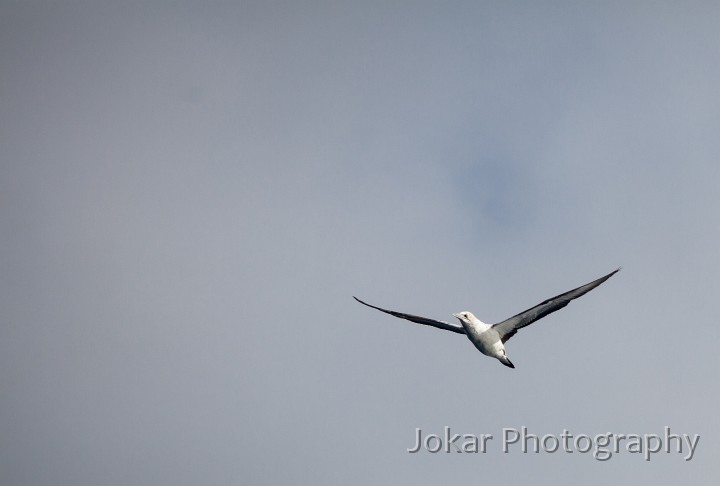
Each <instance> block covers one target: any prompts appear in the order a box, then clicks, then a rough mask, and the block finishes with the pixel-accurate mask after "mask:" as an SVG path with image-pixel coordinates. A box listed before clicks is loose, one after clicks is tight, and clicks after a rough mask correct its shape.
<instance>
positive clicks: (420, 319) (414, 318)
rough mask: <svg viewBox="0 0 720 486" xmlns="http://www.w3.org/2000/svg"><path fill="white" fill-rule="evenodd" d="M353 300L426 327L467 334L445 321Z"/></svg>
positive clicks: (459, 327)
mask: <svg viewBox="0 0 720 486" xmlns="http://www.w3.org/2000/svg"><path fill="white" fill-rule="evenodd" d="M353 299H355V300H357V301H358V302H360V303H361V304H363V305H366V306H368V307H372V308H373V309H377V310H379V311H381V312H384V313H386V314H390V315H391V316H395V317H399V318H400V319H407V320H408V321H412V322H417V323H418V324H424V325H426V326H432V327H437V328H439V329H445V330H446V331H452V332H456V333H458V334H465V329H463V327H462V326H458V325H456V324H451V323H449V322H445V321H436V320H435V319H429V318H427V317H420V316H414V315H412V314H404V313H402V312H395V311H391V310H387V309H381V308H380V307H375V306H374V305H370V304H368V303H367V302H363V301H362V300H360V299H358V298H357V297H355V296H353Z"/></svg>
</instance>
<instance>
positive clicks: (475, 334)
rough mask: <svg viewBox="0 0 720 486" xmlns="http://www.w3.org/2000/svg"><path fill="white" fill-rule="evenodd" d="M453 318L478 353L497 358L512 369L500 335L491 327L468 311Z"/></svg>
mask: <svg viewBox="0 0 720 486" xmlns="http://www.w3.org/2000/svg"><path fill="white" fill-rule="evenodd" d="M453 316H455V317H456V318H457V319H458V320H459V321H460V323H461V324H462V326H463V328H464V329H465V334H467V337H468V339H469V340H470V342H472V343H473V344H474V345H475V347H476V348H477V349H478V351H480V352H481V353H482V354H484V355H485V356H490V357H491V358H497V359H498V360H500V362H501V363H502V364H504V365H506V366H510V367H511V368H514V366H513V364H512V363H511V362H510V360H509V359H508V357H507V354H506V353H505V345H504V344H503V342H502V339H500V334H498V332H497V331H496V330H495V329H493V327H492V325H490V324H486V323H484V322H483V321H481V320H480V319H478V318H477V317H475V316H474V315H473V313H472V312H468V311H465V312H459V313H457V314H453Z"/></svg>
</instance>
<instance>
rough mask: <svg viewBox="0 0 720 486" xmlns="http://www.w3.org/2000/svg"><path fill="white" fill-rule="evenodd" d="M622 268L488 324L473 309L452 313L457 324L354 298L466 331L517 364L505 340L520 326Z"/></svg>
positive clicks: (485, 349) (494, 354)
mask: <svg viewBox="0 0 720 486" xmlns="http://www.w3.org/2000/svg"><path fill="white" fill-rule="evenodd" d="M619 271H620V269H619V268H618V269H617V270H615V271H614V272H610V273H608V274H607V275H605V276H604V277H600V278H599V279H597V280H593V281H592V282H590V283H589V284H585V285H583V286H581V287H578V288H576V289H573V290H570V291H568V292H565V293H563V294H560V295H556V296H555V297H551V298H549V299H547V300H544V301H543V302H540V303H539V304H538V305H536V306H535V307H531V308H530V309H528V310H526V311H523V312H521V313H519V314H517V315H515V316H512V317H511V318H509V319H505V320H504V321H502V322H498V323H497V324H486V323H484V322H482V321H481V320H480V319H478V318H477V317H475V316H474V315H473V313H472V312H468V311H463V312H458V313H457V314H453V316H454V317H456V318H457V319H458V320H459V321H460V324H461V325H460V326H458V325H457V324H452V323H450V322H445V321H436V320H435V319H429V318H427V317H421V316H415V315H412V314H405V313H402V312H396V311H391V310H387V309H382V308H380V307H376V306H374V305H370V304H368V303H367V302H363V301H362V300H360V299H358V298H357V297H355V296H353V299H355V300H357V301H358V302H360V303H361V304H363V305H366V306H368V307H372V308H373V309H377V310H379V311H382V312H385V313H386V314H390V315H391V316H395V317H399V318H400V319H407V320H408V321H412V322H417V323H418V324H424V325H426V326H433V327H437V328H439V329H444V330H446V331H452V332H456V333H458V334H465V335H466V336H467V337H468V339H469V340H470V341H471V342H472V343H473V344H474V345H475V347H476V348H477V349H478V350H479V351H480V352H481V353H482V354H484V355H486V356H490V357H491V358H497V359H498V360H499V361H500V362H501V363H502V364H504V365H505V366H508V367H510V368H515V365H513V364H512V361H510V360H509V359H508V357H507V353H506V352H505V343H506V342H507V340H508V339H510V338H511V337H513V336H514V335H515V333H517V332H518V329H522V328H523V327H525V326H529V325H530V324H532V323H533V322H535V321H537V320H538V319H542V318H543V317H545V316H547V315H548V314H552V313H553V312H555V311H556V310H560V309H562V308H563V307H565V306H566V305H568V304H569V303H570V301H571V300H573V299H577V298H578V297H580V296H582V295H585V294H586V293H588V292H590V291H591V290H592V289H594V288H595V287H597V286H598V285H600V284H601V283H603V282H604V281H605V280H607V279H609V278H610V277H612V276H613V275H615V274H616V273H617V272H619Z"/></svg>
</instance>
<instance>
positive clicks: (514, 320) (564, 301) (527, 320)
mask: <svg viewBox="0 0 720 486" xmlns="http://www.w3.org/2000/svg"><path fill="white" fill-rule="evenodd" d="M619 271H620V269H619V268H618V269H617V270H615V271H614V272H610V273H608V274H607V275H605V276H604V277H600V278H599V279H597V280H593V281H592V282H590V283H589V284H585V285H583V286H581V287H578V288H576V289H573V290H569V291H567V292H565V293H562V294H560V295H556V296H555V297H551V298H549V299H547V300H544V301H543V302H540V303H539V304H538V305H536V306H535V307H531V308H530V309H528V310H526V311H523V312H521V313H520V314H517V315H516V316H513V317H511V318H510V319H506V320H504V321H502V322H498V323H497V324H493V329H495V330H496V331H497V332H498V334H499V335H500V339H501V340H502V342H503V343H504V342H505V341H507V340H508V339H510V338H511V337H513V336H514V335H515V333H516V332H517V331H518V329H521V328H523V327H525V326H529V325H530V324H532V323H533V322H535V321H537V320H539V319H542V318H543V317H545V316H546V315H548V314H552V313H553V312H555V311H557V310H560V309H562V308H563V307H565V306H566V305H568V304H569V303H570V301H571V300H573V299H577V298H578V297H581V296H583V295H585V294H587V293H588V292H590V291H591V290H592V289H594V288H595V287H597V286H598V285H600V284H601V283H603V282H604V281H605V280H607V279H609V278H610V277H612V276H613V275H615V274H616V273H618V272H619Z"/></svg>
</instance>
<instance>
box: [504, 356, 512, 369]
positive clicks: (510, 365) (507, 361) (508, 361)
mask: <svg viewBox="0 0 720 486" xmlns="http://www.w3.org/2000/svg"><path fill="white" fill-rule="evenodd" d="M500 362H501V363H502V364H504V365H505V366H507V367H508V368H515V365H514V364H512V361H510V360H509V359H508V357H507V356H503V359H501V360H500Z"/></svg>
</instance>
